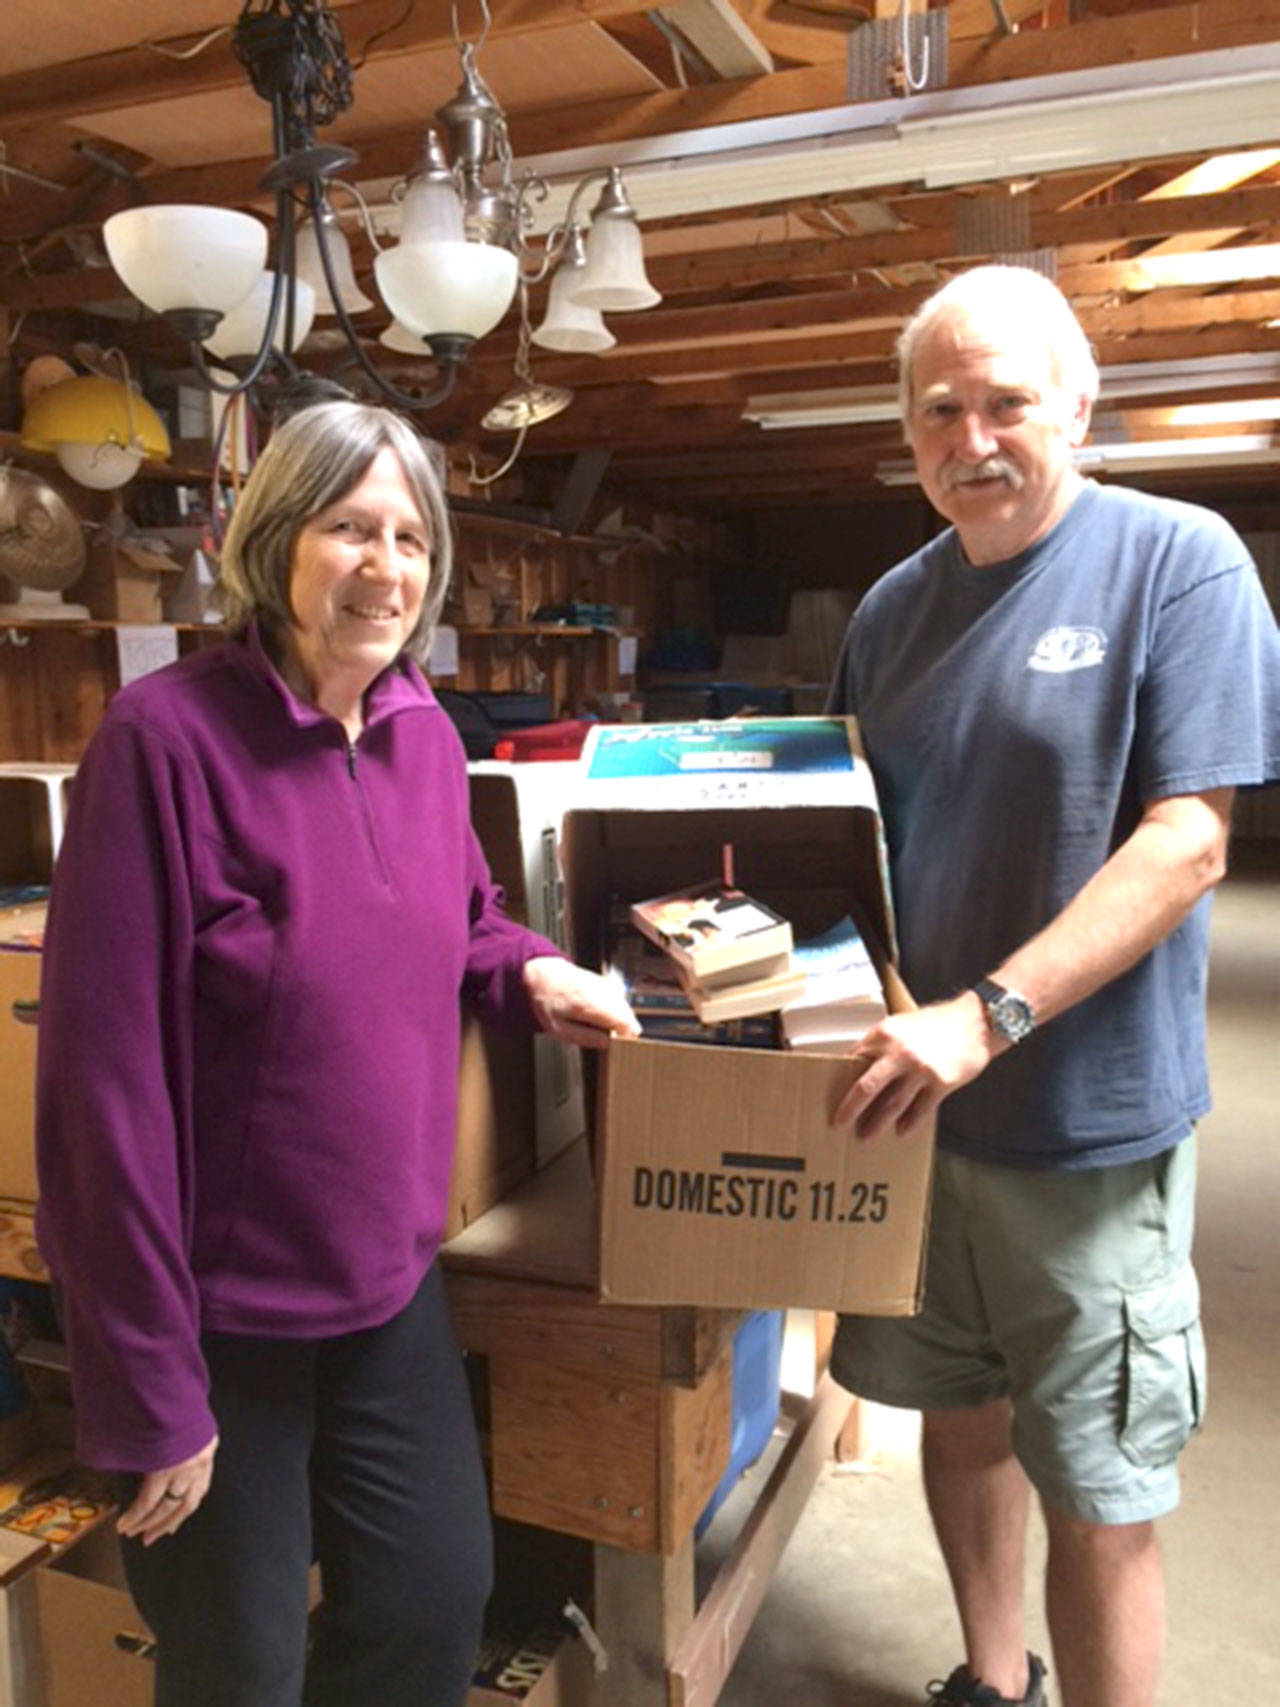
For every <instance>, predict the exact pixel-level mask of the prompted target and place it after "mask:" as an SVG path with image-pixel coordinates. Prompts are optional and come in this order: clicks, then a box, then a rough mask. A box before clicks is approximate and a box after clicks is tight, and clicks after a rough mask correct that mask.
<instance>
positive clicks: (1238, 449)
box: [1075, 433, 1280, 473]
mask: <svg viewBox="0 0 1280 1707" xmlns="http://www.w3.org/2000/svg"><path fill="white" fill-rule="evenodd" d="M1075 461H1076V467H1077V468H1079V469H1081V470H1082V471H1084V472H1086V473H1087V472H1088V470H1089V469H1091V468H1106V469H1112V470H1114V471H1116V472H1121V471H1123V470H1125V469H1142V468H1224V467H1225V468H1238V467H1242V466H1245V465H1247V464H1250V463H1273V462H1280V445H1278V444H1276V442H1275V441H1274V439H1273V438H1272V437H1271V435H1270V434H1269V433H1234V434H1229V435H1227V436H1225V437H1223V438H1206V439H1148V440H1143V439H1139V440H1135V441H1134V442H1133V443H1132V444H1099V445H1085V446H1084V447H1083V449H1081V450H1078V451H1077V452H1076V454H1075Z"/></svg>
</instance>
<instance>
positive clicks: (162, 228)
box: [102, 203, 267, 314]
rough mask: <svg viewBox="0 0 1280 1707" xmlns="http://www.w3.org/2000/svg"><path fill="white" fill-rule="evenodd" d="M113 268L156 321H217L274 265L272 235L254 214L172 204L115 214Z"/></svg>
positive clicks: (109, 234)
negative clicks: (190, 311) (194, 314)
mask: <svg viewBox="0 0 1280 1707" xmlns="http://www.w3.org/2000/svg"><path fill="white" fill-rule="evenodd" d="M102 237H103V241H104V242H105V244H106V246H107V255H108V257H109V258H110V261H111V265H112V266H113V267H114V268H115V270H116V272H117V273H118V274H119V276H120V279H121V280H122V282H123V283H124V285H125V286H126V287H127V288H128V289H129V290H130V291H132V292H133V294H134V296H136V297H137V298H138V300H139V301H140V302H143V303H145V304H146V306H147V307H148V308H149V309H151V311H152V312H153V313H154V314H164V313H165V312H166V311H167V310H169V309H172V308H203V309H208V310H211V311H212V312H213V313H215V314H226V313H227V311H228V310H229V309H232V308H234V307H235V305H236V304H237V303H238V302H239V301H241V300H242V298H244V297H246V296H247V295H248V294H249V291H250V289H251V288H252V286H253V281H254V279H256V278H257V276H258V274H259V273H260V272H261V271H262V269H263V267H265V266H266V263H267V228H266V226H265V225H264V224H263V223H262V221H261V220H260V219H255V218H254V217H253V215H252V214H248V213H236V212H234V211H233V210H232V209H230V208H223V207H194V206H189V205H186V204H184V203H171V204H170V205H168V206H162V207H130V208H126V209H125V210H124V212H123V213H113V214H112V216H111V218H110V219H109V220H107V222H106V224H105V225H104V226H103V228H102Z"/></svg>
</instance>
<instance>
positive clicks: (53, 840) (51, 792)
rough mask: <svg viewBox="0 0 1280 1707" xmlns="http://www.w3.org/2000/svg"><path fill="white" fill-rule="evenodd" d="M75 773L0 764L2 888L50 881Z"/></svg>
mask: <svg viewBox="0 0 1280 1707" xmlns="http://www.w3.org/2000/svg"><path fill="white" fill-rule="evenodd" d="M74 775H75V766H74V765H54V764H40V763H37V762H35V761H31V762H28V761H26V760H9V761H7V762H6V763H4V764H0V884H5V883H48V881H49V879H50V877H51V875H52V873H53V862H54V860H55V859H57V857H58V848H59V846H60V845H61V842H62V830H63V825H64V824H65V823H66V817H67V803H68V801H69V799H70V795H71V779H72V777H73V776H74Z"/></svg>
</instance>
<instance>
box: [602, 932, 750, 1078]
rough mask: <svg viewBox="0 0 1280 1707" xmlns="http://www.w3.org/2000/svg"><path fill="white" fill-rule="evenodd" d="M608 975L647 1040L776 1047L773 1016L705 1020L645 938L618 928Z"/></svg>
mask: <svg viewBox="0 0 1280 1707" xmlns="http://www.w3.org/2000/svg"><path fill="white" fill-rule="evenodd" d="M605 972H606V976H608V977H611V978H613V979H615V980H616V981H617V983H618V985H619V988H620V989H621V991H622V994H623V995H624V996H625V997H626V999H627V1001H628V1002H629V1003H630V1005H631V1009H632V1011H633V1013H634V1014H635V1016H636V1018H637V1019H638V1020H639V1022H640V1030H641V1032H642V1033H643V1035H644V1036H645V1037H652V1038H658V1039H661V1040H662V1041H663V1042H664V1043H717V1044H728V1045H731V1046H732V1047H735V1048H739V1049H776V1048H777V1046H778V1036H777V1028H776V1025H775V1023H774V1016H773V1015H771V1014H770V1015H756V1016H748V1017H746V1018H741V1017H735V1018H729V1019H723V1020H720V1021H717V1022H714V1023H707V1022H704V1021H703V1019H702V1018H701V1017H700V1016H699V1014H698V1013H696V1012H695V1010H694V1007H693V1003H692V1002H691V1001H690V999H689V996H688V994H687V993H686V991H685V987H684V985H683V984H682V983H681V982H680V974H679V972H678V971H677V969H676V965H675V962H674V961H673V960H670V959H669V958H668V957H667V956H666V955H665V954H664V953H662V952H661V950H660V949H658V948H656V947H655V946H654V945H653V944H652V943H651V942H649V941H648V940H647V939H646V938H645V937H642V936H640V935H639V934H638V933H637V932H635V931H633V930H629V929H627V928H626V926H625V925H624V926H622V927H621V928H620V929H619V930H618V931H616V932H615V934H614V937H613V941H612V943H611V945H610V948H609V953H608V957H607V965H606V968H605Z"/></svg>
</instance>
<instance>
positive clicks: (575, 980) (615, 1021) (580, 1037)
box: [524, 955, 640, 1049]
mask: <svg viewBox="0 0 1280 1707" xmlns="http://www.w3.org/2000/svg"><path fill="white" fill-rule="evenodd" d="M524 987H525V993H526V995H527V996H528V998H529V1006H530V1007H531V1008H532V1009H533V1017H534V1018H535V1019H536V1020H537V1022H538V1025H539V1027H540V1028H541V1030H543V1031H545V1032H548V1033H549V1034H550V1035H551V1036H552V1037H555V1038H558V1039H559V1041H560V1042H561V1043H576V1044H578V1045H579V1046H580V1047H581V1048H583V1049H603V1048H604V1046H605V1044H606V1043H608V1041H609V1038H610V1037H611V1036H617V1037H639V1035H640V1023H639V1021H638V1020H637V1019H636V1016H635V1015H634V1014H633V1013H632V1011H631V1009H630V1008H629V1007H628V1006H627V1003H626V1001H625V1000H624V998H623V996H622V994H621V992H620V991H619V990H618V988H617V987H616V985H614V984H612V983H611V982H610V981H609V979H607V978H602V977H601V976H600V974H599V973H598V972H588V971H587V970H586V968H585V967H583V966H575V965H574V964H573V962H572V961H571V960H561V959H559V958H558V957H553V956H551V955H543V956H542V957H541V958H540V959H537V960H526V961H525V964H524Z"/></svg>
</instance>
